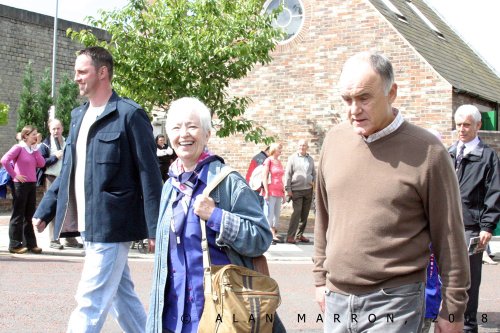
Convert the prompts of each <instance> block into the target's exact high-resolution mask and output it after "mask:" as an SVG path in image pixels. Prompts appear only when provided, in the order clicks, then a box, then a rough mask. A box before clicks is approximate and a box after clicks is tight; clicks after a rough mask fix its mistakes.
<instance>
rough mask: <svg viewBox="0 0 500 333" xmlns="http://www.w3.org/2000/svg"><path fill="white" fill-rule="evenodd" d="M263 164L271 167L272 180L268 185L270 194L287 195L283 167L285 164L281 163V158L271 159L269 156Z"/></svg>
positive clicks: (276, 195) (274, 195)
mask: <svg viewBox="0 0 500 333" xmlns="http://www.w3.org/2000/svg"><path fill="white" fill-rule="evenodd" d="M263 164H264V165H265V166H267V167H269V173H270V174H271V182H270V183H269V184H268V185H267V186H268V189H269V195H270V196H273V197H281V198H283V197H285V185H284V184H283V175H284V174H285V170H284V169H283V165H281V162H280V161H279V160H271V158H269V157H268V158H266V160H265V161H264V163H263Z"/></svg>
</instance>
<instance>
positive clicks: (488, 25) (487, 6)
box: [0, 0, 500, 73]
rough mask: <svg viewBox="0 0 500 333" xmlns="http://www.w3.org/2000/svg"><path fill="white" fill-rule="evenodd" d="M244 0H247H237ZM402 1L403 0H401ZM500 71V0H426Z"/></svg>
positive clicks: (34, 5) (52, 6) (76, 15)
mask: <svg viewBox="0 0 500 333" xmlns="http://www.w3.org/2000/svg"><path fill="white" fill-rule="evenodd" d="M235 1H244V0H235ZM398 1H401V0H398ZM425 1H426V2H427V3H428V4H430V5H431V6H432V7H434V8H435V9H437V11H438V12H439V13H440V14H441V16H442V17H443V18H444V19H445V20H446V21H447V22H448V23H449V24H450V25H451V26H452V27H453V28H454V29H455V31H457V32H458V33H459V34H460V35H461V36H462V37H463V38H464V39H465V40H466V41H467V42H468V43H469V45H471V46H472V47H473V48H474V49H475V50H476V51H477V52H478V53H479V54H480V55H481V56H482V57H483V58H484V59H485V60H486V61H487V62H488V63H489V64H490V65H492V66H493V67H494V68H495V69H496V71H497V73H500V28H499V25H498V20H499V18H498V14H499V13H500V1H499V0H474V1H471V0H425ZM127 2H128V1H127V0H80V1H75V0H59V11H58V12H59V17H60V18H63V19H65V20H68V21H74V22H80V23H85V21H84V19H85V17H86V16H97V10H98V9H100V8H101V9H106V10H110V9H119V8H121V7H123V6H125V5H126V4H127ZM0 4H4V5H8V6H12V7H17V8H23V9H27V10H30V11H33V12H38V13H42V14H46V15H50V16H54V15H55V11H56V0H0Z"/></svg>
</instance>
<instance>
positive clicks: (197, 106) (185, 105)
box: [165, 97, 212, 133]
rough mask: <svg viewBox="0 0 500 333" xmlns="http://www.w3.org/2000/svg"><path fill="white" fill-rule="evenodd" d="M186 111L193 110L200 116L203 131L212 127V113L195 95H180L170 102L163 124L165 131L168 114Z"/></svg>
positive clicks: (208, 130) (207, 130)
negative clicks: (165, 120)
mask: <svg viewBox="0 0 500 333" xmlns="http://www.w3.org/2000/svg"><path fill="white" fill-rule="evenodd" d="M188 111H193V112H195V113H196V114H197V115H198V117H199V118H200V123H201V128H202V129H203V130H204V131H205V133H210V131H211V129H212V114H211V113H210V109H209V108H208V107H207V106H206V105H205V104H204V103H203V102H202V101H200V100H199V99H197V98H195V97H182V98H179V99H177V100H175V101H173V102H172V103H171V104H170V107H169V109H168V112H167V122H166V124H165V126H166V127H167V131H168V127H169V125H170V121H169V119H171V117H170V115H172V114H174V113H178V112H184V113H187V112H188Z"/></svg>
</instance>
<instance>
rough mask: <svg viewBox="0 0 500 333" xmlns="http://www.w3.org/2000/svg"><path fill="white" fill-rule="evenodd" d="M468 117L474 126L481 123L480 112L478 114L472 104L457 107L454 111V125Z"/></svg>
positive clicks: (477, 110)
mask: <svg viewBox="0 0 500 333" xmlns="http://www.w3.org/2000/svg"><path fill="white" fill-rule="evenodd" d="M468 116H471V117H472V119H474V123H475V124H477V123H478V122H480V121H481V112H479V109H478V108H477V107H476V106H474V105H472V104H464V105H461V106H459V107H458V109H457V111H455V117H454V118H455V123H458V122H459V121H460V120H462V121H463V120H465V118H467V117H468Z"/></svg>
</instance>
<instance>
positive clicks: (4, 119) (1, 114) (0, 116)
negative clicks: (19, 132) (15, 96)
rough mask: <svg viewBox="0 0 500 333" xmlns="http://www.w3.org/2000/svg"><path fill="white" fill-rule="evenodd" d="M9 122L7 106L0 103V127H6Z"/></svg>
mask: <svg viewBox="0 0 500 333" xmlns="http://www.w3.org/2000/svg"><path fill="white" fill-rule="evenodd" d="M8 122H9V105H8V104H5V103H2V102H0V125H7V123H8Z"/></svg>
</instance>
